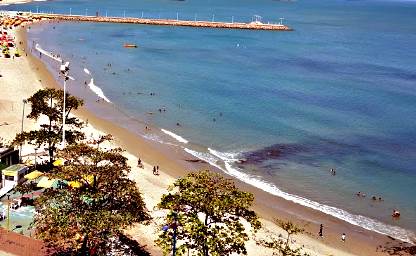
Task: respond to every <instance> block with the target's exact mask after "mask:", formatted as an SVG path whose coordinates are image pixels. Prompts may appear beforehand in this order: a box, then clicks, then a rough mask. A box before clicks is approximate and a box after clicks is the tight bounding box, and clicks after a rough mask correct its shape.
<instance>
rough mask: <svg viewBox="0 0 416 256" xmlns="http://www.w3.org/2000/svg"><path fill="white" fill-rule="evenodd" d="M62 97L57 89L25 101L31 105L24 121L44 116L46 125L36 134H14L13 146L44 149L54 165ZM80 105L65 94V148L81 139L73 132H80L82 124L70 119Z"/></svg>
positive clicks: (73, 98) (79, 101) (60, 124)
mask: <svg viewBox="0 0 416 256" xmlns="http://www.w3.org/2000/svg"><path fill="white" fill-rule="evenodd" d="M63 94H64V93H63V90H60V89H49V88H48V89H41V90H39V91H37V92H36V93H35V94H34V95H32V96H31V97H30V98H29V99H28V100H27V102H28V103H29V104H30V105H31V112H30V113H29V115H28V116H27V117H28V118H30V119H33V120H36V121H37V120H38V119H39V118H40V117H41V116H46V117H47V118H48V122H47V123H46V124H42V125H41V128H40V129H39V130H35V131H29V132H23V133H19V134H16V137H15V139H14V141H13V144H14V145H19V144H23V143H25V142H27V143H29V144H32V145H35V146H36V147H38V148H39V147H43V146H45V147H46V149H47V150H48V153H49V161H50V163H52V162H53V160H54V152H55V151H56V145H57V144H59V143H60V142H61V141H62V123H63V115H62V110H63V99H64V97H63ZM82 104H83V101H82V100H80V99H78V98H76V97H74V96H70V95H69V94H68V93H67V94H66V97H65V111H66V112H65V114H66V115H65V116H66V118H65V124H66V128H65V140H66V142H67V143H68V144H73V143H75V142H76V141H78V140H80V139H82V138H83V137H84V134H83V133H81V132H80V131H79V130H74V129H75V128H80V127H81V126H82V122H81V121H79V120H78V119H77V118H74V117H70V118H69V114H70V113H71V111H72V110H74V109H78V108H79V107H80V106H82Z"/></svg>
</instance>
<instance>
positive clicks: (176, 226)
mask: <svg viewBox="0 0 416 256" xmlns="http://www.w3.org/2000/svg"><path fill="white" fill-rule="evenodd" d="M177 217H178V215H177V213H176V212H173V218H174V220H175V222H174V224H173V225H174V226H173V245H172V246H173V248H172V255H173V256H175V255H176V229H177V228H178V223H177Z"/></svg>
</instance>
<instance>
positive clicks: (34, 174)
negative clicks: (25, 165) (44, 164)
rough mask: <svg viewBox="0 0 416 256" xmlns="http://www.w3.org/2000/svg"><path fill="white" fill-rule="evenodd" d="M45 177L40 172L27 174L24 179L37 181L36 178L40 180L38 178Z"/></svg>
mask: <svg viewBox="0 0 416 256" xmlns="http://www.w3.org/2000/svg"><path fill="white" fill-rule="evenodd" d="M42 175H43V172H40V171H36V170H35V171H33V172H31V173H29V174H26V175H25V176H24V177H25V179H28V180H34V179H36V178H38V177H40V176H42Z"/></svg>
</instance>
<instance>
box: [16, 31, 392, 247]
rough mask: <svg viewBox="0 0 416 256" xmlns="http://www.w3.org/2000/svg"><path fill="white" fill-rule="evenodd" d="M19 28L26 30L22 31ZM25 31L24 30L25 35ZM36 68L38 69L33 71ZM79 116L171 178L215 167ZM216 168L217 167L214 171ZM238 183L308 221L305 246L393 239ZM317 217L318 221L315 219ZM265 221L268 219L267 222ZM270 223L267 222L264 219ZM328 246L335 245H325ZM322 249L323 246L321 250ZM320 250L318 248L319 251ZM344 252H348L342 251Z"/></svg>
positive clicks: (275, 208)
mask: <svg viewBox="0 0 416 256" xmlns="http://www.w3.org/2000/svg"><path fill="white" fill-rule="evenodd" d="M21 31H26V30H25V29H24V30H21ZM24 34H25V32H23V37H24ZM22 41H24V42H25V45H24V47H25V48H26V49H27V47H26V46H27V40H26V38H23V40H22ZM28 59H29V63H30V65H31V67H32V70H33V71H34V72H37V74H38V75H39V77H42V79H41V80H42V84H45V83H46V84H48V86H50V87H59V88H60V86H59V85H58V83H57V81H56V80H55V78H54V76H53V75H52V74H51V73H50V72H49V71H48V69H47V67H46V65H45V64H44V63H43V62H41V60H39V59H37V58H36V57H35V56H33V55H30V54H29V56H28ZM36 69H39V70H38V71H36ZM75 114H76V115H77V116H78V117H80V118H81V119H83V120H88V121H89V123H91V124H93V126H94V127H97V129H98V130H101V131H103V132H106V133H110V134H112V135H113V136H114V138H115V142H116V143H117V144H118V145H120V146H121V147H123V148H124V149H126V150H127V152H129V153H130V154H137V153H138V152H140V154H139V156H140V157H141V158H142V159H143V160H144V161H145V162H146V163H151V164H152V165H156V164H158V165H160V166H162V169H163V170H166V169H168V170H169V171H168V175H169V176H170V177H178V176H182V175H184V174H186V171H185V170H186V169H190V168H191V169H211V170H215V169H216V168H214V167H212V166H210V165H208V164H203V163H193V164H190V163H189V162H186V161H185V160H184V159H183V156H184V155H183V152H175V151H179V150H173V151H172V149H175V148H174V147H170V146H167V145H157V144H158V143H156V142H151V141H147V140H145V139H144V138H140V137H138V135H136V134H134V133H132V132H130V131H128V130H127V129H125V128H121V127H119V126H117V125H116V124H114V123H111V122H109V121H107V120H104V119H101V118H100V117H97V116H96V115H95V114H94V113H92V112H90V111H89V110H87V109H85V108H82V109H81V110H80V111H77V112H76V113H75ZM216 171H218V170H216ZM219 172H220V173H221V174H222V175H224V176H226V177H230V176H228V175H227V174H225V173H223V172H222V171H219ZM232 179H233V180H234V181H235V183H236V184H237V186H239V187H240V188H242V189H244V190H246V191H249V192H252V193H254V194H255V197H256V200H255V206H254V209H255V210H256V211H257V212H258V213H259V215H260V217H262V218H264V219H265V220H271V219H272V218H273V217H277V216H278V217H279V218H285V219H292V220H294V221H295V222H297V223H304V222H305V220H306V221H308V222H310V224H309V225H308V227H307V228H306V229H307V231H308V232H309V233H310V234H311V235H309V236H302V239H300V236H299V239H297V240H301V241H302V240H304V239H306V240H305V241H306V242H304V243H305V246H306V247H307V248H308V245H309V244H311V243H312V244H314V243H317V244H318V245H316V244H314V245H313V247H315V248H316V247H320V248H321V249H322V250H325V251H327V250H328V251H331V252H333V251H334V250H336V249H338V250H343V251H347V252H351V253H354V254H357V255H386V254H384V253H379V252H375V249H376V247H377V246H378V245H384V244H385V243H386V242H389V241H392V240H390V239H389V238H387V237H386V236H385V235H381V234H378V233H375V232H372V231H368V230H365V229H363V228H360V227H358V226H354V225H352V224H348V223H346V222H344V221H342V220H339V219H337V218H335V217H332V216H329V215H327V214H324V213H322V212H319V211H315V210H313V209H310V208H307V207H304V206H301V205H298V204H295V203H293V202H289V201H287V200H285V199H283V198H279V197H276V196H273V195H271V194H268V193H267V192H264V191H262V190H260V189H257V188H255V187H253V186H251V185H248V184H246V183H243V182H242V181H240V180H237V179H235V178H232ZM317 220H319V222H318V221H317ZM266 222H267V221H266ZM267 223H268V224H269V222H267ZM321 223H323V224H324V227H325V231H324V233H325V239H324V240H323V241H319V240H317V238H316V234H317V231H318V230H319V224H321ZM344 232H345V233H347V237H348V238H347V239H348V243H345V244H343V243H341V241H340V234H341V233H344ZM328 246H331V247H333V248H335V249H334V250H332V249H331V248H327V247H328ZM323 248H324V249H323ZM322 250H320V251H321V252H322ZM338 250H337V254H336V255H340V254H339V253H341V252H340V251H338ZM344 255H347V254H344Z"/></svg>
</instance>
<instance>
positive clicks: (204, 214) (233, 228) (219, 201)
mask: <svg viewBox="0 0 416 256" xmlns="http://www.w3.org/2000/svg"><path fill="white" fill-rule="evenodd" d="M170 190H171V191H172V193H173V194H172V193H169V194H165V195H163V196H162V199H161V202H160V203H159V205H158V206H159V208H161V209H167V210H170V213H169V214H168V215H167V216H166V223H170V224H173V225H175V226H177V230H176V232H177V236H176V237H177V240H178V246H177V255H184V254H185V253H187V252H188V250H190V251H192V252H193V253H194V254H193V255H205V256H207V255H213V256H216V255H230V254H232V253H239V254H247V251H246V248H245V242H246V241H247V240H248V239H249V237H248V235H247V233H246V232H245V228H244V226H243V224H242V222H241V219H245V220H246V221H248V223H250V224H251V225H252V227H253V228H254V230H257V229H258V228H260V222H259V221H258V218H257V215H256V213H255V212H254V211H252V210H250V209H249V208H250V207H251V205H252V203H253V200H254V196H253V194H251V193H248V192H242V191H239V190H238V189H237V188H236V187H235V185H234V183H233V182H232V181H231V180H229V179H225V178H223V177H222V176H221V175H219V174H216V173H213V172H209V171H201V172H193V173H189V174H188V175H187V176H186V177H184V178H180V179H178V180H176V181H175V183H174V184H173V186H172V187H170ZM175 219H176V220H177V221H176V222H175ZM171 227H172V225H171ZM173 232H174V230H173V228H170V229H169V230H168V231H166V232H161V233H160V235H159V239H157V240H156V243H157V244H158V245H159V246H160V247H161V248H162V249H163V251H164V253H165V255H167V254H169V252H170V251H171V250H172V236H173Z"/></svg>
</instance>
